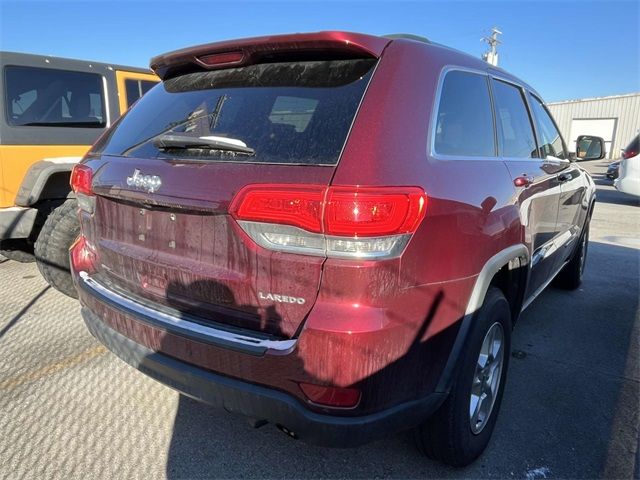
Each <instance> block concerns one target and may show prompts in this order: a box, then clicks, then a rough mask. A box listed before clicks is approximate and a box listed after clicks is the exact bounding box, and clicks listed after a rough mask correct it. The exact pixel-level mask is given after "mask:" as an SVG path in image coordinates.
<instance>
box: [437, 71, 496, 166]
mask: <svg viewBox="0 0 640 480" xmlns="http://www.w3.org/2000/svg"><path fill="white" fill-rule="evenodd" d="M434 151H435V153H437V154H439V155H459V156H470V157H491V156H495V154H496V152H495V145H494V134H493V116H492V113H491V100H490V97H489V85H488V83H487V77H486V76H484V75H478V74H475V73H470V72H462V71H455V70H454V71H451V72H448V73H447V74H446V77H445V79H444V82H443V84H442V93H441V95H440V104H439V106H438V116H437V119H436V130H435V138H434Z"/></svg>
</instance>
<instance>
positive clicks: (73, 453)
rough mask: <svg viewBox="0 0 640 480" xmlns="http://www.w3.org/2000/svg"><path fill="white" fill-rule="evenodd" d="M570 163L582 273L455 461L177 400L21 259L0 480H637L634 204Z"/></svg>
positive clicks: (535, 316)
mask: <svg viewBox="0 0 640 480" xmlns="http://www.w3.org/2000/svg"><path fill="white" fill-rule="evenodd" d="M585 165H586V167H587V168H588V169H589V170H590V171H592V172H593V174H594V178H595V179H596V181H597V182H598V204H597V206H596V209H595V213H594V217H593V220H592V224H591V240H590V244H589V253H588V260H587V267H586V275H585V279H584V283H583V285H582V287H581V288H580V289H578V290H577V291H574V292H566V291H562V290H557V289H554V288H549V289H547V291H546V292H545V293H543V294H542V295H541V296H540V297H539V298H538V299H537V300H536V301H535V302H534V303H533V304H532V305H531V306H530V307H529V308H528V309H527V310H526V311H525V312H524V314H523V315H522V317H521V319H520V321H519V323H518V324H517V325H516V328H515V331H514V337H513V350H514V353H513V358H512V359H511V365H510V371H509V377H508V381H507V386H506V392H505V396H504V401H503V404H502V409H501V412H500V417H499V419H498V424H497V427H496V430H495V433H494V436H493V440H492V442H491V444H490V446H489V448H488V449H487V451H486V452H485V453H484V455H483V456H482V457H481V458H480V459H479V460H478V461H476V462H475V463H474V464H473V465H471V466H470V467H468V468H465V469H452V468H448V467H445V466H443V465H440V464H438V463H434V462H431V461H429V460H427V459H426V458H423V457H422V456H421V455H420V454H419V453H418V452H417V450H416V449H415V448H414V446H413V444H412V441H411V435H410V434H409V433H403V434H399V435H396V436H393V437H390V438H387V439H385V440H382V441H378V442H376V443H373V444H370V445H367V446H364V447H361V448H357V449H348V450H338V449H327V448H317V447H313V446H309V445H306V444H304V443H302V442H299V441H295V440H292V439H290V438H288V437H287V436H285V435H284V434H282V433H281V432H279V431H278V430H277V429H276V428H275V427H273V426H271V425H266V426H264V427H262V428H260V429H253V428H252V427H251V426H250V425H249V423H248V422H247V421H246V420H244V419H243V418H240V417H236V416H233V415H230V414H227V413H225V412H224V411H221V410H217V409H213V408H211V407H208V406H206V405H202V404H198V403H196V402H194V401H191V400H189V399H186V398H181V397H180V396H179V395H178V394H177V393H176V392H174V391H173V390H171V389H169V388H167V387H165V386H163V385H160V384H159V383H156V382H155V381H153V380H150V379H148V378H147V377H145V376H144V375H142V374H141V373H139V372H137V371H135V370H134V369H132V368H130V367H129V366H127V365H126V364H124V363H123V362H122V361H120V360H119V359H117V358H116V357H115V356H114V355H112V354H110V353H108V352H107V351H106V350H105V349H104V348H103V347H102V346H101V345H100V344H99V343H98V342H97V341H96V340H94V339H93V338H92V337H91V335H90V334H89V333H88V332H87V331H86V329H85V327H84V324H83V322H82V319H81V317H80V314H79V307H78V303H77V302H76V301H74V300H72V299H69V298H66V297H64V296H63V295H61V294H59V293H57V292H56V291H53V290H52V289H50V288H48V287H47V285H46V283H45V282H44V280H43V279H42V278H41V277H40V275H39V273H38V270H37V268H36V266H35V264H20V263H16V262H12V261H7V260H6V259H4V258H2V257H0V478H7V479H14V478H16V479H17V478H276V477H278V478H282V477H287V478H338V477H339V478H351V477H353V478H381V477H385V478H434V477H447V478H448V477H452V478H480V477H490V478H494V477H495V478H505V477H508V478H525V479H527V480H532V479H536V478H594V477H607V478H632V477H635V478H638V474H639V468H638V464H639V461H638V435H639V413H638V410H639V404H640V395H639V391H640V355H639V345H638V344H639V342H640V317H639V308H638V298H639V294H640V289H639V281H640V280H639V279H640V276H639V262H640V209H639V207H638V202H637V201H636V200H635V199H633V198H632V197H629V196H625V195H623V194H621V193H619V192H617V191H615V190H613V188H612V187H611V186H610V183H611V182H609V181H607V180H606V179H605V178H604V175H603V173H604V171H605V170H606V164H605V163H603V162H602V161H597V162H591V163H586V164H585ZM634 472H635V473H634Z"/></svg>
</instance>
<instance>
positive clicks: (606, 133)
mask: <svg viewBox="0 0 640 480" xmlns="http://www.w3.org/2000/svg"><path fill="white" fill-rule="evenodd" d="M617 121H618V119H617V118H574V119H573V120H572V121H571V138H570V140H569V145H568V147H569V150H572V151H574V152H575V151H576V140H577V139H578V136H579V135H594V136H596V137H602V138H603V139H604V142H605V149H606V151H607V158H611V144H612V142H613V136H614V135H615V132H616V123H617Z"/></svg>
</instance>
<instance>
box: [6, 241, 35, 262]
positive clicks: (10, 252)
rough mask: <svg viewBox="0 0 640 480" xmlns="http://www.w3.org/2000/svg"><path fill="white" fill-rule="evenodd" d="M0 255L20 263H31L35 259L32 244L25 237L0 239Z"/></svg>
mask: <svg viewBox="0 0 640 480" xmlns="http://www.w3.org/2000/svg"><path fill="white" fill-rule="evenodd" d="M0 255H3V256H4V257H7V258H8V259H9V260H13V261H14V262H20V263H31V262H34V261H35V259H36V258H35V257H34V255H33V244H31V243H29V241H28V240H27V239H26V238H18V239H14V238H12V239H9V240H2V241H1V242H0Z"/></svg>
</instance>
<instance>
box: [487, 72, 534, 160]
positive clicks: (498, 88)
mask: <svg viewBox="0 0 640 480" xmlns="http://www.w3.org/2000/svg"><path fill="white" fill-rule="evenodd" d="M493 97H494V105H495V109H496V124H497V125H498V146H499V148H500V155H501V156H503V157H509V158H537V157H538V151H537V148H536V141H535V137H534V136H533V130H532V127H531V119H530V118H529V113H528V112H527V107H526V105H525V101H524V97H523V96H522V90H521V89H520V88H518V87H516V86H514V85H511V84H509V83H505V82H501V81H499V80H495V81H494V82H493Z"/></svg>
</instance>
